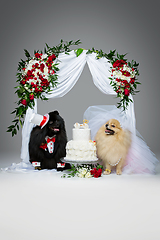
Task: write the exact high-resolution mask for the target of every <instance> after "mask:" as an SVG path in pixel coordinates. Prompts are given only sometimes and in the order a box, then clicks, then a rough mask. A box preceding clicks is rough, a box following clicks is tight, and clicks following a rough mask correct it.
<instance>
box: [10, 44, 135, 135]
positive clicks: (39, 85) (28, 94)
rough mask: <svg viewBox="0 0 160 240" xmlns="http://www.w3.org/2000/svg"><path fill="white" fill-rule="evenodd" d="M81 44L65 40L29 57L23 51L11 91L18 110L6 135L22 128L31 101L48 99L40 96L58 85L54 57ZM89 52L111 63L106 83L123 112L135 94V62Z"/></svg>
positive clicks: (101, 53)
mask: <svg viewBox="0 0 160 240" xmlns="http://www.w3.org/2000/svg"><path fill="white" fill-rule="evenodd" d="M80 43H81V42H80V40H77V41H76V42H73V41H69V42H64V41H63V40H61V42H60V44H59V45H57V46H55V47H49V46H48V44H46V47H45V49H44V53H43V52H42V51H39V50H38V51H35V52H34V56H33V57H31V56H30V54H29V52H28V51H27V50H24V51H25V56H26V58H27V59H26V60H22V59H21V61H20V62H19V64H18V72H17V74H16V76H17V82H18V86H16V87H15V88H16V89H17V90H16V92H15V93H16V94H17V96H18V98H19V101H18V102H17V104H18V107H16V108H15V110H14V111H13V112H12V113H11V114H15V118H14V120H13V121H12V125H11V126H9V127H8V130H7V132H11V133H12V136H14V135H16V134H17V130H19V124H20V125H21V127H22V125H23V122H24V121H23V120H22V119H23V118H24V115H25V114H26V111H27V109H28V107H30V108H32V109H33V107H34V105H35V102H34V99H41V100H48V99H47V98H46V97H45V95H44V93H45V94H46V93H47V94H49V93H50V92H51V89H52V88H54V87H56V86H57V84H58V75H57V73H58V71H59V68H58V64H59V63H58V60H57V58H58V55H59V54H60V53H62V52H65V53H66V54H69V52H70V51H71V49H70V47H71V46H73V45H79V44H80ZM83 50H84V49H83V48H79V49H76V50H75V53H76V55H77V57H78V56H79V55H80V54H81V53H82V52H83ZM92 52H95V53H96V57H97V59H99V58H102V57H105V58H107V59H108V61H109V62H110V63H111V64H112V67H111V70H110V72H111V77H110V78H109V79H110V84H111V86H112V87H113V89H114V91H115V92H116V94H117V98H120V99H121V100H120V102H119V103H118V106H117V107H118V108H120V107H122V108H123V110H126V109H127V106H128V104H129V102H132V100H131V99H130V97H129V96H130V94H132V95H135V94H136V93H137V92H139V91H137V90H136V89H137V84H140V83H139V82H138V81H137V78H136V77H137V76H139V71H138V65H139V64H138V63H136V62H135V61H134V60H132V61H131V62H127V59H124V57H125V55H126V54H124V55H120V54H118V53H116V50H114V51H110V52H109V54H106V53H103V51H102V50H100V51H98V50H95V49H94V48H92V49H91V50H88V51H87V54H90V53H92Z"/></svg>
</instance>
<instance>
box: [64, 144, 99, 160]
mask: <svg viewBox="0 0 160 240" xmlns="http://www.w3.org/2000/svg"><path fill="white" fill-rule="evenodd" d="M66 153H67V154H66V158H67V159H70V160H78V161H80V160H97V155H96V146H95V143H94V142H92V141H74V140H71V141H69V142H68V143H67V145H66Z"/></svg>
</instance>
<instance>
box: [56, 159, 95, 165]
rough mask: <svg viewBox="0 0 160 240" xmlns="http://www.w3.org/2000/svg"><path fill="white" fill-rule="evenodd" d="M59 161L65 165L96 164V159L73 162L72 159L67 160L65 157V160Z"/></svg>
mask: <svg viewBox="0 0 160 240" xmlns="http://www.w3.org/2000/svg"><path fill="white" fill-rule="evenodd" d="M61 161H62V162H65V163H75V164H96V163H98V158H97V159H96V160H73V159H67V158H66V157H65V158H62V159H61Z"/></svg>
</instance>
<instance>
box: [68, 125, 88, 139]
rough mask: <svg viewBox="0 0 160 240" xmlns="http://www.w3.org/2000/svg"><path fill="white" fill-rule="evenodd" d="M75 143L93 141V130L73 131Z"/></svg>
mask: <svg viewBox="0 0 160 240" xmlns="http://www.w3.org/2000/svg"><path fill="white" fill-rule="evenodd" d="M72 136H73V140H74V141H89V140H90V139H91V130H90V129H89V128H88V129H81V128H80V129H76V128H74V129H72Z"/></svg>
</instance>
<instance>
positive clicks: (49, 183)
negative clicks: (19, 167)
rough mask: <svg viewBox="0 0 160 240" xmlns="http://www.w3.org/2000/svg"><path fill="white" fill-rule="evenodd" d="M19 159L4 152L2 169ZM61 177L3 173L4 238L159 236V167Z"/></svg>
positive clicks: (127, 239) (137, 239)
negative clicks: (127, 172) (143, 172)
mask: <svg viewBox="0 0 160 240" xmlns="http://www.w3.org/2000/svg"><path fill="white" fill-rule="evenodd" d="M19 161H20V159H19V156H18V155H17V156H16V155H12V156H11V155H1V156H0V168H1V167H7V166H9V165H10V164H11V163H12V162H17V163H18V162H19ZM61 175H62V174H61V173H60V172H52V171H47V172H38V173H6V172H2V171H1V172H0V203H1V204H0V239H2V240H15V239H16V240H59V239H66V240H79V239H83V240H97V239H101V240H103V239H104V240H119V239H120V240H121V239H122V240H159V239H160V165H158V166H157V169H156V175H121V176H117V175H115V174H112V175H110V176H103V177H101V178H98V179H94V178H91V179H81V178H71V179H66V178H65V179H64V178H61Z"/></svg>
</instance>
